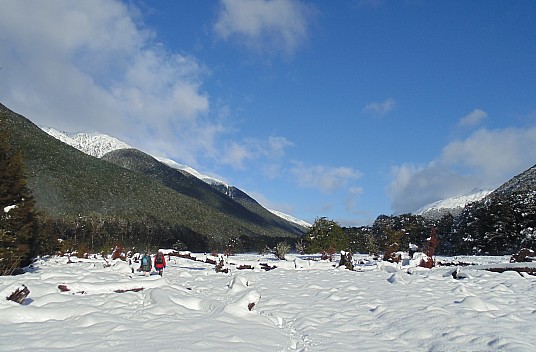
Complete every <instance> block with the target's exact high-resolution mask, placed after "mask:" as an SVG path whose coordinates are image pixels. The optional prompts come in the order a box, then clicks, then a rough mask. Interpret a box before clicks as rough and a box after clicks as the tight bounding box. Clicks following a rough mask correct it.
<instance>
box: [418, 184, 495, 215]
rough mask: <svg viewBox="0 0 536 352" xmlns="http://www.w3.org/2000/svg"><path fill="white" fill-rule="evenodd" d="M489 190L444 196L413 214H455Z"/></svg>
mask: <svg viewBox="0 0 536 352" xmlns="http://www.w3.org/2000/svg"><path fill="white" fill-rule="evenodd" d="M491 192H492V191H491V190H482V189H475V190H473V191H472V192H470V193H468V194H465V195H461V196H457V197H451V198H446V199H442V200H439V201H437V202H434V203H430V204H427V205H425V206H424V207H422V208H420V209H419V210H417V211H416V212H415V213H414V214H416V215H422V216H424V217H435V216H437V215H441V214H446V213H447V212H449V213H451V214H452V215H457V214H459V213H460V212H461V211H462V210H463V208H464V207H465V206H466V205H467V204H469V203H472V202H476V201H479V200H481V199H482V198H484V197H485V196H487V195H488V194H490V193H491Z"/></svg>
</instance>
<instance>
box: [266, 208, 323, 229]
mask: <svg viewBox="0 0 536 352" xmlns="http://www.w3.org/2000/svg"><path fill="white" fill-rule="evenodd" d="M268 210H269V211H271V212H272V213H274V214H275V215H277V216H279V217H280V218H283V219H285V220H287V221H289V222H293V223H295V224H298V225H301V226H303V227H307V228H309V227H312V226H313V225H311V224H310V223H308V222H307V221H304V220H300V219H298V218H295V217H294V216H292V215H288V214H285V213H282V212H280V211H277V210H274V209H268Z"/></svg>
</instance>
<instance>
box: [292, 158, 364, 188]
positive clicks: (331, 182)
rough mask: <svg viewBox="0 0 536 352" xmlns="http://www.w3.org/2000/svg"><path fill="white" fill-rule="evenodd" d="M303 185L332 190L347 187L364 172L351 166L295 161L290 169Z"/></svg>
mask: <svg viewBox="0 0 536 352" xmlns="http://www.w3.org/2000/svg"><path fill="white" fill-rule="evenodd" d="M290 172H291V174H292V175H293V176H294V177H295V178H296V181H297V182H298V184H299V185H300V186H301V187H306V188H314V189H319V190H321V191H323V192H331V191H333V190H335V189H342V188H344V187H346V186H347V185H348V184H349V182H350V181H353V180H356V179H359V178H360V177H361V176H362V174H361V172H360V171H358V170H354V169H352V168H350V167H344V166H342V167H334V168H333V167H327V166H323V165H306V164H304V163H301V162H295V163H294V166H293V167H292V168H291V170H290Z"/></svg>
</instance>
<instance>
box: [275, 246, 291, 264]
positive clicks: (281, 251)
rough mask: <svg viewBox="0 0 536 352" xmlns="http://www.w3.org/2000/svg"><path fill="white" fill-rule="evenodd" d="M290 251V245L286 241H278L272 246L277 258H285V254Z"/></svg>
mask: <svg viewBox="0 0 536 352" xmlns="http://www.w3.org/2000/svg"><path fill="white" fill-rule="evenodd" d="M289 252H290V245H289V244H288V243H286V242H279V243H278V244H277V245H276V246H275V248H274V255H275V256H276V257H277V259H279V260H285V255H287V254H288V253H289Z"/></svg>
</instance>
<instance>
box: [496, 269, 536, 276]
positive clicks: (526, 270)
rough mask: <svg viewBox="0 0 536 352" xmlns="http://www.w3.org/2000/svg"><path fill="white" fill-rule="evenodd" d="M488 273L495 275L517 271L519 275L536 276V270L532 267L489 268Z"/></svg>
mask: <svg viewBox="0 0 536 352" xmlns="http://www.w3.org/2000/svg"><path fill="white" fill-rule="evenodd" d="M486 270H487V271H491V272H494V273H504V272H505V271H515V272H517V273H527V274H529V275H536V268H530V267H522V268H521V267H502V268H501V267H496V268H488V269H486Z"/></svg>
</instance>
